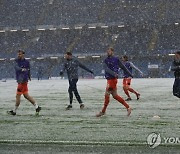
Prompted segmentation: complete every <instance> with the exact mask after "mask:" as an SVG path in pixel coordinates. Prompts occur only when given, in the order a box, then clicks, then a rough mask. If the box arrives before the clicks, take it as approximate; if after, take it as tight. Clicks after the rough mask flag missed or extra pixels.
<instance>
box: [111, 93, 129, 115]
mask: <svg viewBox="0 0 180 154" xmlns="http://www.w3.org/2000/svg"><path fill="white" fill-rule="evenodd" d="M112 96H113V98H114V99H115V100H117V101H118V102H120V103H121V104H122V105H124V106H125V108H126V109H127V112H128V113H127V116H129V115H130V114H131V108H130V106H129V105H128V104H127V103H126V101H125V100H124V99H123V98H122V97H120V96H119V95H118V94H117V89H115V90H113V92H112Z"/></svg>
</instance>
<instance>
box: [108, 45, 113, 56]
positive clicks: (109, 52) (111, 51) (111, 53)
mask: <svg viewBox="0 0 180 154" xmlns="http://www.w3.org/2000/svg"><path fill="white" fill-rule="evenodd" d="M113 54H114V48H112V47H109V48H108V49H107V56H112V55H113Z"/></svg>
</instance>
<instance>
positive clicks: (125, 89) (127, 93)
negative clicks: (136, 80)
mask: <svg viewBox="0 0 180 154" xmlns="http://www.w3.org/2000/svg"><path fill="white" fill-rule="evenodd" d="M123 90H124V93H125V94H126V95H127V97H128V98H131V97H130V95H129V92H128V89H127V88H123Z"/></svg>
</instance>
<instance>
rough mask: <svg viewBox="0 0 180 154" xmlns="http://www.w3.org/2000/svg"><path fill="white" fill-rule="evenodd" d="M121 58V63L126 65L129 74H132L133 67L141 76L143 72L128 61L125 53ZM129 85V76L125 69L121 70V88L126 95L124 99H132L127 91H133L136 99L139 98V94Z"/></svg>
mask: <svg viewBox="0 0 180 154" xmlns="http://www.w3.org/2000/svg"><path fill="white" fill-rule="evenodd" d="M122 60H123V64H124V65H125V66H126V68H127V69H128V70H129V72H130V73H131V74H132V70H133V69H135V70H137V71H138V72H139V73H140V74H141V76H143V72H141V71H140V70H139V69H138V68H137V67H136V66H135V65H134V64H133V63H132V62H129V61H128V57H127V56H126V55H125V56H123V57H122ZM130 85H131V76H130V75H129V74H128V73H127V72H126V71H123V90H124V92H125V94H126V95H127V97H128V98H127V99H126V101H130V100H132V99H131V96H130V94H129V91H130V92H132V93H134V94H135V95H136V97H137V100H139V98H140V94H139V93H138V92H137V91H135V90H134V89H132V88H131V87H130Z"/></svg>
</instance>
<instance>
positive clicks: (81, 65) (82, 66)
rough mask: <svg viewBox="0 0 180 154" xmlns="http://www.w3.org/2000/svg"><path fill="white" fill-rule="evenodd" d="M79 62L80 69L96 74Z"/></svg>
mask: <svg viewBox="0 0 180 154" xmlns="http://www.w3.org/2000/svg"><path fill="white" fill-rule="evenodd" d="M77 62H78V65H79V67H81V68H82V69H84V70H86V71H87V72H89V73H91V74H94V73H93V71H91V70H90V69H89V68H87V67H86V66H85V65H83V64H82V63H80V62H79V61H77Z"/></svg>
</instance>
